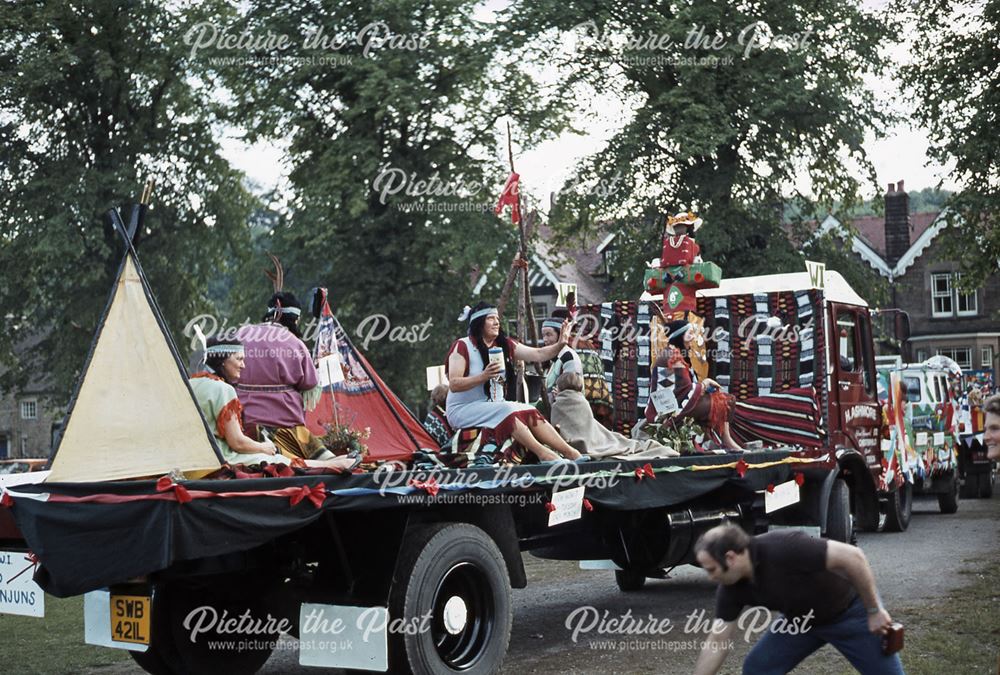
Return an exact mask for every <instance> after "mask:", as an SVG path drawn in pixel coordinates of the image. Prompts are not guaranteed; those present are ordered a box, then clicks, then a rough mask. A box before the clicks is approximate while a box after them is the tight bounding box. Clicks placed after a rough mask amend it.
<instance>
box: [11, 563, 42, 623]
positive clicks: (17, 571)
mask: <svg viewBox="0 0 1000 675" xmlns="http://www.w3.org/2000/svg"><path fill="white" fill-rule="evenodd" d="M34 570H35V565H34V563H32V562H31V561H30V560H29V559H28V556H27V554H26V553H24V552H23V551H22V552H13V551H0V614H17V615H19V616H37V617H43V616H45V592H44V591H42V589H41V588H40V587H39V586H38V584H36V583H35V582H34V580H33V579H32V574H33V573H34Z"/></svg>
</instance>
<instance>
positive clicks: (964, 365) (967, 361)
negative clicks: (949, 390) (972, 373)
mask: <svg viewBox="0 0 1000 675" xmlns="http://www.w3.org/2000/svg"><path fill="white" fill-rule="evenodd" d="M937 353H938V354H940V355H941V356H947V357H948V358H949V359H951V360H953V361H954V362H955V363H957V364H958V366H959V368H961V369H962V370H972V348H971V347H949V348H947V349H939V350H937Z"/></svg>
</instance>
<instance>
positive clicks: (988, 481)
mask: <svg viewBox="0 0 1000 675" xmlns="http://www.w3.org/2000/svg"><path fill="white" fill-rule="evenodd" d="M992 496H993V472H992V471H984V472H983V473H981V474H979V497H980V498H981V499H989V498H990V497H992Z"/></svg>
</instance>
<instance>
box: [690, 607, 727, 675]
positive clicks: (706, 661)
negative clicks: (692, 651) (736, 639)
mask: <svg viewBox="0 0 1000 675" xmlns="http://www.w3.org/2000/svg"><path fill="white" fill-rule="evenodd" d="M719 624H722V628H721V630H720V629H719ZM735 633H736V622H735V621H722V620H721V619H716V620H715V623H714V624H713V625H712V632H711V633H709V635H708V636H707V637H706V638H705V643H704V644H703V645H702V647H701V653H700V654H698V662H697V663H695V665H694V675H715V674H716V673H717V672H719V668H721V667H722V664H723V662H724V661H725V660H726V657H727V656H729V644H730V641H731V640H732V638H733V635H735Z"/></svg>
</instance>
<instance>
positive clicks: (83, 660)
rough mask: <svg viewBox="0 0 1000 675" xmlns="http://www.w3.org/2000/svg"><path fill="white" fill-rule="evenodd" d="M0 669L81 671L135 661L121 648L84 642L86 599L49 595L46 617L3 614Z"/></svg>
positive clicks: (43, 673)
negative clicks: (84, 600) (84, 603)
mask: <svg viewBox="0 0 1000 675" xmlns="http://www.w3.org/2000/svg"><path fill="white" fill-rule="evenodd" d="M0 645H2V647H0V671H2V672H7V673H18V674H19V675H20V674H24V675H28V674H29V673H32V674H35V673H37V674H39V675H58V674H61V673H77V672H80V671H81V670H84V669H86V668H90V667H94V666H107V665H111V664H114V663H120V662H122V661H131V659H130V658H129V655H128V654H126V653H125V652H123V651H121V650H118V649H105V648H103V647H93V646H91V645H88V644H84V642H83V598H82V597H77V598H67V599H60V598H53V597H52V596H50V595H47V596H45V618H43V619H36V618H32V617H28V616H8V615H6V614H0Z"/></svg>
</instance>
